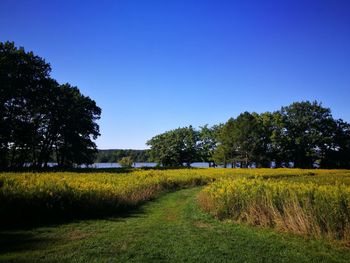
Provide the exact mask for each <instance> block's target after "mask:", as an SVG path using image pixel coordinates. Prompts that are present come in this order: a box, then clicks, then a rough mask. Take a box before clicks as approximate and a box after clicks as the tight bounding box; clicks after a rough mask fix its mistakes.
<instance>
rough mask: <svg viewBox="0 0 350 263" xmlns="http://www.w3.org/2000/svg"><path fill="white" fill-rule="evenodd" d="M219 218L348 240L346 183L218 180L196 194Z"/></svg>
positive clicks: (349, 197)
mask: <svg viewBox="0 0 350 263" xmlns="http://www.w3.org/2000/svg"><path fill="white" fill-rule="evenodd" d="M198 202H199V204H200V205H201V207H202V208H203V209H204V210H206V211H208V212H210V213H212V214H214V215H215V216H216V217H218V218H220V219H225V218H230V219H233V220H234V221H236V222H244V223H248V224H250V225H258V226H262V227H271V228H276V229H278V230H280V231H287V232H292V233H296V234H303V235H310V236H317V237H320V236H323V237H326V238H329V239H334V240H341V241H343V242H345V243H347V244H350V235H349V233H350V187H348V186H344V185H338V186H332V185H328V186H324V185H317V184H314V183H311V184H310V183H304V184H302V183H291V182H284V181H269V180H267V181H266V180H259V179H251V180H248V179H240V180H222V181H218V182H215V183H213V184H211V185H209V186H207V187H206V189H204V191H203V192H202V193H201V194H200V195H199V197H198Z"/></svg>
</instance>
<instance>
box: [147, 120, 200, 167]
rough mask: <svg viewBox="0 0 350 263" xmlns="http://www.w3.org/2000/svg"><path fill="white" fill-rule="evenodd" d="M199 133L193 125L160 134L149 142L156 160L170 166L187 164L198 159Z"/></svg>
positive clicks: (153, 157) (152, 155)
mask: <svg viewBox="0 0 350 263" xmlns="http://www.w3.org/2000/svg"><path fill="white" fill-rule="evenodd" d="M198 141H199V134H198V132H197V131H196V130H194V129H193V127H192V126H189V127H184V128H178V129H175V130H171V131H168V132H165V133H162V134H159V135H157V136H155V137H153V138H152V139H150V140H149V141H148V142H147V145H149V146H150V147H151V149H150V153H151V157H152V159H153V160H154V161H156V162H158V163H160V164H162V165H163V166H165V167H168V166H173V167H174V166H182V165H183V164H184V163H186V165H187V166H190V164H191V163H192V162H194V161H196V160H197V159H198V153H199V150H198V147H199V146H198Z"/></svg>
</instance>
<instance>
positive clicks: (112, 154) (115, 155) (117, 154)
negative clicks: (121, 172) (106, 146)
mask: <svg viewBox="0 0 350 263" xmlns="http://www.w3.org/2000/svg"><path fill="white" fill-rule="evenodd" d="M124 157H130V158H131V160H133V162H136V163H146V162H150V156H149V151H148V150H132V149H125V150H123V149H115V150H112V149H110V150H98V153H97V156H96V159H95V162H97V163H117V162H119V161H120V160H121V159H123V158H124Z"/></svg>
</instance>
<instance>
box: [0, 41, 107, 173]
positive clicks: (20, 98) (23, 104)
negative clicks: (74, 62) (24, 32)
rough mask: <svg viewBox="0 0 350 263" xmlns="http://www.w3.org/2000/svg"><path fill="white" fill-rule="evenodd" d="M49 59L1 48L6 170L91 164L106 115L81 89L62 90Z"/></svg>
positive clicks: (0, 120) (1, 158) (1, 149)
mask: <svg viewBox="0 0 350 263" xmlns="http://www.w3.org/2000/svg"><path fill="white" fill-rule="evenodd" d="M50 71H51V68H50V65H49V64H48V63H46V62H45V60H44V59H42V58H40V57H38V56H36V55H34V54H33V53H32V52H26V51H25V50H24V48H17V47H15V45H14V43H12V42H6V43H0V167H2V168H6V167H20V166H23V165H25V164H30V165H32V166H37V167H41V166H43V165H45V164H47V162H48V161H49V160H50V158H51V157H52V155H53V149H56V153H57V156H59V157H60V158H61V160H63V161H62V162H59V164H60V165H72V164H80V163H91V162H92V160H93V154H94V152H95V151H96V146H95V144H94V143H93V141H92V139H94V138H96V136H98V135H99V132H98V125H97V124H96V122H95V121H96V120H97V119H98V118H99V116H100V113H101V110H100V108H98V107H97V106H96V103H95V102H94V101H93V100H91V99H90V98H89V97H85V96H83V95H82V94H81V93H80V92H79V90H78V89H77V88H76V87H71V86H70V85H68V84H67V85H59V84H58V83H57V82H56V81H55V80H53V79H52V78H51V77H50Z"/></svg>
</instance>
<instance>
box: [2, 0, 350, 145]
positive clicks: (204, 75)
mask: <svg viewBox="0 0 350 263" xmlns="http://www.w3.org/2000/svg"><path fill="white" fill-rule="evenodd" d="M7 40H9V41H14V42H15V44H16V45H17V46H24V47H25V49H26V50H28V51H33V52H34V53H35V54H37V55H39V56H41V57H43V58H45V59H46V61H47V62H49V63H50V64H51V66H52V77H54V78H55V79H57V80H58V81H59V82H60V83H65V82H69V83H71V84H72V85H75V86H78V87H79V88H80V90H81V91H82V93H83V94H84V95H88V96H90V97H91V98H92V99H94V100H95V101H96V102H97V104H98V105H99V106H100V107H101V108H102V116H101V120H100V121H99V124H100V129H101V136H100V138H99V139H98V140H97V145H98V147H99V148H100V149H108V148H134V149H143V148H146V145H145V142H146V141H147V140H148V139H150V138H151V137H152V136H154V135H156V134H159V133H161V132H164V131H166V130H169V129H173V128H177V127H180V126H187V125H190V124H192V125H193V126H195V127H198V126H200V125H204V124H206V123H208V124H210V125H212V124H217V123H220V122H225V121H227V119H228V118H229V117H235V116H237V115H238V114H239V113H241V112H243V111H256V112H264V111H274V110H277V109H279V108H280V107H281V106H284V105H288V104H290V103H292V102H294V101H301V100H318V101H320V102H322V103H323V105H324V106H327V107H330V108H331V109H332V111H333V115H334V116H335V117H336V118H342V119H344V120H346V121H348V122H349V121H350V1H348V0H344V1H339V0H328V1H322V0H314V1H311V0H302V1H298V0H291V1H287V0H283V1H281V0H276V1H268V0H263V1H249V0H245V1H243V0H242V1H234V0H231V1H223V0H222V1H220V0H212V1H206V0H197V1H195V0H193V1H191V0H168V1H167V0H159V1H152V0H139V1H135V0H125V1H104V0H100V1H97V0H96V1H74V0H70V1H63V0H60V1H51V0H50V1H48V0H44V1H36V0H31V1H16V0H1V4H0V41H7Z"/></svg>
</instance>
